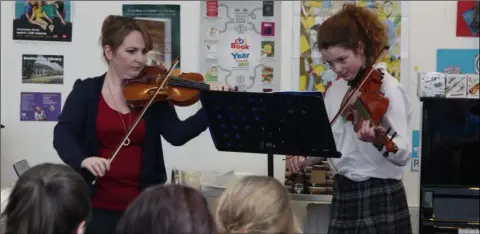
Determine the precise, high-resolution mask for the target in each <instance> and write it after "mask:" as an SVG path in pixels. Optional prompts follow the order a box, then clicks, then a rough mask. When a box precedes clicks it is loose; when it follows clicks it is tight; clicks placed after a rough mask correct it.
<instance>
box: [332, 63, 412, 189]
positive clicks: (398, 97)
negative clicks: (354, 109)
mask: <svg viewBox="0 0 480 234" xmlns="http://www.w3.org/2000/svg"><path fill="white" fill-rule="evenodd" d="M375 68H381V69H382V70H383V71H384V72H383V73H384V78H383V83H382V86H381V91H382V92H383V93H384V94H385V97H387V98H388V99H389V101H390V102H389V106H388V109H387V112H386V114H385V116H384V118H383V120H382V126H383V127H384V128H385V129H388V128H390V127H391V128H392V131H391V132H390V134H389V135H390V136H391V134H392V133H394V132H397V135H396V136H395V137H394V138H393V142H394V143H395V144H396V145H397V146H398V151H397V152H396V153H389V154H388V156H387V157H385V156H384V155H383V153H384V152H385V147H384V148H383V149H382V151H379V150H378V149H377V148H375V146H374V145H373V144H372V143H370V142H363V141H361V140H359V139H358V137H357V133H355V131H354V129H353V125H352V123H351V122H345V121H344V120H343V119H342V118H341V117H339V118H338V119H337V120H336V122H335V123H334V124H333V125H332V132H333V136H334V139H335V143H336V145H337V150H338V151H339V152H341V153H342V156H341V157H340V158H329V159H328V162H329V165H330V167H331V168H332V171H333V173H334V174H340V175H343V176H345V177H347V178H349V179H351V180H353V181H364V180H367V179H369V178H370V177H374V178H381V179H398V180H401V179H402V178H403V169H402V166H405V165H406V164H407V163H408V161H409V159H410V154H411V145H410V136H409V134H408V125H409V123H410V118H411V113H412V107H411V104H410V101H409V99H408V96H407V93H406V92H405V90H404V89H403V87H402V86H401V85H400V83H399V82H398V80H396V79H395V78H394V77H393V76H392V75H390V74H389V73H388V71H387V70H386V65H385V64H384V63H379V64H377V65H376V66H375ZM348 89H349V86H348V85H347V81H345V80H343V79H340V80H337V81H335V82H334V83H333V84H332V86H331V87H329V89H328V91H327V92H326V94H325V107H326V109H327V113H328V117H329V119H330V121H331V120H332V119H333V117H334V116H335V114H336V113H337V112H338V110H339V109H340V105H341V102H342V100H343V97H344V95H345V93H346V92H347V91H348Z"/></svg>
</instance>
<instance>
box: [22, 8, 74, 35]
mask: <svg viewBox="0 0 480 234" xmlns="http://www.w3.org/2000/svg"><path fill="white" fill-rule="evenodd" d="M13 39H14V40H28V41H64V42H71V41H72V22H71V5H70V0H46V1H38V0H15V19H14V20H13Z"/></svg>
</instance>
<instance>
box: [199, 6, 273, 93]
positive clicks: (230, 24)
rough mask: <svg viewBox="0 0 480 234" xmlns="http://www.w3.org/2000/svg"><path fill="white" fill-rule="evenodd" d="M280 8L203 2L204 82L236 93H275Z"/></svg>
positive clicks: (202, 62) (202, 47) (201, 19)
mask: <svg viewBox="0 0 480 234" xmlns="http://www.w3.org/2000/svg"><path fill="white" fill-rule="evenodd" d="M280 7H281V2H279V1H277V2H274V1H217V2H213V1H207V2H205V1H203V2H202V4H201V9H200V14H201V18H200V69H201V72H202V73H203V74H204V77H205V80H206V81H207V82H215V83H223V84H226V85H230V86H236V87H237V88H238V89H239V90H240V91H247V92H265V93H268V92H272V91H278V90H279V89H280V79H279V78H280V76H281V65H280V57H281V56H280V53H279V52H278V50H277V49H276V48H275V47H276V46H279V45H280V40H281V34H280V28H281V27H280V13H281V8H280Z"/></svg>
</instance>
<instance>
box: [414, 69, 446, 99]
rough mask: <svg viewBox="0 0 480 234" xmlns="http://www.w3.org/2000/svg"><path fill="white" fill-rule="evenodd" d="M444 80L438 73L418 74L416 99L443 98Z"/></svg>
mask: <svg viewBox="0 0 480 234" xmlns="http://www.w3.org/2000/svg"><path fill="white" fill-rule="evenodd" d="M445 78H446V75H445V74H443V73H440V72H419V73H418V83H417V95H418V97H445Z"/></svg>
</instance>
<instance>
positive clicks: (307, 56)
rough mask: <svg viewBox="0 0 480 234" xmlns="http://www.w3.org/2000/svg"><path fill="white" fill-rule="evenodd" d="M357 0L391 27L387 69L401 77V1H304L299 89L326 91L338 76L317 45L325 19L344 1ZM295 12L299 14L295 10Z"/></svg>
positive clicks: (389, 28) (340, 6)
mask: <svg viewBox="0 0 480 234" xmlns="http://www.w3.org/2000/svg"><path fill="white" fill-rule="evenodd" d="M346 3H354V4H358V5H360V6H365V7H368V8H370V9H371V10H373V11H375V12H376V13H377V14H378V16H379V17H380V18H381V19H382V20H383V21H384V22H385V24H386V25H387V28H388V37H389V46H390V50H389V53H388V54H387V55H386V56H385V58H384V59H383V62H386V63H387V67H388V71H389V72H390V73H391V74H392V75H393V76H394V77H395V78H397V79H399V80H400V59H401V58H400V52H401V51H400V37H401V16H402V15H401V2H399V1H319V0H316V1H302V2H301V3H300V4H301V12H300V15H301V16H300V74H299V75H300V76H299V90H300V91H320V92H325V90H326V89H327V88H328V87H329V86H330V85H331V83H332V81H334V80H336V79H337V75H336V74H335V73H334V72H333V71H332V70H331V69H330V67H329V66H328V64H326V63H324V62H323V60H322V56H321V54H320V52H319V51H318V48H317V46H316V40H317V39H316V38H317V30H318V28H319V27H320V25H321V24H322V22H323V21H324V20H325V19H327V18H328V17H329V16H330V15H332V14H333V13H334V12H336V11H338V10H339V9H341V8H342V6H343V4H346ZM295 14H298V13H297V12H295Z"/></svg>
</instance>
